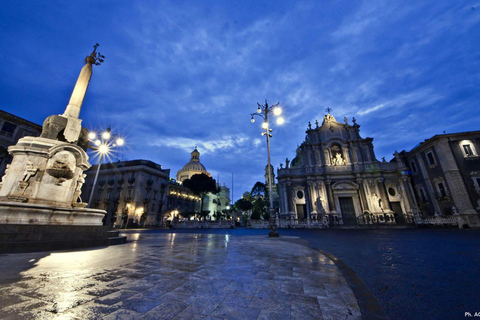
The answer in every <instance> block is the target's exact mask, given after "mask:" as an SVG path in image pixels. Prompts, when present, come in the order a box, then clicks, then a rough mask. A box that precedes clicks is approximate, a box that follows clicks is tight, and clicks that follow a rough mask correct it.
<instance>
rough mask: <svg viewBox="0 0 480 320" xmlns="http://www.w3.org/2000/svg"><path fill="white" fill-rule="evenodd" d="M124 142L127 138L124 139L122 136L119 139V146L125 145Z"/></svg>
mask: <svg viewBox="0 0 480 320" xmlns="http://www.w3.org/2000/svg"><path fill="white" fill-rule="evenodd" d="M124 143H125V140H123V139H122V138H118V139H117V145H118V146H123V144H124Z"/></svg>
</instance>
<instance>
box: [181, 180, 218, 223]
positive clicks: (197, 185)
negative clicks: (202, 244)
mask: <svg viewBox="0 0 480 320" xmlns="http://www.w3.org/2000/svg"><path fill="white" fill-rule="evenodd" d="M183 185H184V186H185V187H187V188H188V189H190V190H192V192H193V193H195V194H196V195H198V196H199V197H200V199H201V204H200V214H201V215H202V214H203V199H204V198H205V196H206V195H207V193H214V194H215V193H218V192H219V191H220V190H219V189H218V188H217V182H216V181H215V179H213V178H212V177H209V176H207V175H206V174H204V173H201V174H194V175H193V176H191V177H190V179H187V180H185V181H183ZM202 216H203V215H202ZM204 219H205V218H204Z"/></svg>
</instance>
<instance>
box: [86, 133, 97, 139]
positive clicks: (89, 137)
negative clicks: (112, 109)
mask: <svg viewBox="0 0 480 320" xmlns="http://www.w3.org/2000/svg"><path fill="white" fill-rule="evenodd" d="M96 137H97V134H96V133H95V132H89V133H88V139H90V140H94V139H95V138H96Z"/></svg>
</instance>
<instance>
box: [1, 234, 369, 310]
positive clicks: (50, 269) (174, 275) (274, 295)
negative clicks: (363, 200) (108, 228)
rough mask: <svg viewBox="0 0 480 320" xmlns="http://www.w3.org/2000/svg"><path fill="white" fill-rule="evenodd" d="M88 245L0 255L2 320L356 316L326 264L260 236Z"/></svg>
mask: <svg viewBox="0 0 480 320" xmlns="http://www.w3.org/2000/svg"><path fill="white" fill-rule="evenodd" d="M128 238H129V241H130V242H129V243H127V244H126V245H118V246H111V247H107V248H100V249H95V250H84V251H74V252H46V253H25V254H10V255H2V256H1V259H0V270H2V274H0V283H1V287H0V308H1V310H2V312H1V314H0V318H2V319H4V318H6V319H19V318H21V319H28V318H32V319H33V318H35V319H57V318H58V319H99V318H102V319H197V318H202V319H274V318H275V319H276V318H284V319H290V318H291V319H339V318H342V319H360V318H361V313H360V309H359V307H358V304H357V301H356V299H355V296H354V295H353V292H352V290H351V288H350V287H349V286H348V284H347V282H346V280H345V278H344V277H343V275H342V273H341V272H340V271H339V270H338V268H337V267H336V266H335V264H334V263H333V262H332V260H330V259H329V258H328V257H326V256H325V255H323V254H322V253H320V252H318V251H316V250H312V249H310V248H308V247H305V246H302V245H299V244H295V243H292V242H286V241H283V240H281V239H269V238H268V237H266V236H249V237H241V236H232V235H229V234H226V235H225V234H218V235H216V234H175V233H168V234H154V233H152V234H149V233H135V232H130V233H129V234H128Z"/></svg>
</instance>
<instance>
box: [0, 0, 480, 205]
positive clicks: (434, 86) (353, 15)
mask: <svg viewBox="0 0 480 320" xmlns="http://www.w3.org/2000/svg"><path fill="white" fill-rule="evenodd" d="M479 22H480V5H479V2H478V1H477V2H476V1H450V0H449V1H442V0H438V1H418V0H417V1H393V0H392V1H374V0H370V1H299V2H294V1H285V2H280V1H171V2H169V1H9V0H7V1H3V2H2V10H1V11H0V44H1V48H2V50H0V58H1V61H2V63H1V64H0V109H2V110H5V111H7V112H10V113H13V114H16V115H18V116H20V117H23V118H26V119H28V120H30V121H33V122H36V123H42V122H43V120H44V119H45V118H46V117H47V116H49V115H51V114H60V113H63V111H64V109H65V107H66V105H67V103H68V100H69V97H70V94H71V92H72V89H73V86H74V84H75V81H76V78H77V76H78V73H79V72H80V69H81V67H82V66H83V59H84V58H85V56H86V55H88V54H89V53H90V52H91V51H92V46H93V45H94V44H95V43H96V42H98V43H100V47H99V51H100V52H101V53H102V54H104V55H105V56H106V59H105V63H104V64H103V65H101V66H99V67H94V74H93V77H92V81H91V83H90V87H89V89H88V92H87V97H86V98H85V100H84V104H83V107H82V111H81V114H80V118H82V119H83V125H84V126H86V127H87V128H89V129H99V128H104V127H106V126H108V125H111V126H112V128H113V130H114V131H115V132H117V133H120V134H122V135H124V136H125V137H126V140H127V146H126V147H125V149H124V150H123V152H122V153H121V154H119V155H118V158H120V159H125V160H126V159H139V158H142V159H149V160H152V161H155V162H157V163H159V164H162V165H163V167H164V168H170V169H171V176H175V174H176V172H177V170H179V169H181V167H182V166H183V165H184V164H185V163H186V162H188V161H189V159H190V152H191V150H192V149H193V147H194V146H195V145H198V147H199V150H200V152H201V153H202V154H201V162H202V163H203V164H204V165H205V166H206V168H207V170H209V171H210V172H211V173H212V175H213V176H214V177H215V178H216V177H217V176H218V175H220V181H221V182H222V181H223V182H226V184H227V186H229V187H230V185H231V174H232V172H233V173H234V174H235V185H234V191H235V195H234V196H235V198H238V197H239V196H240V195H241V193H242V192H243V191H245V190H249V189H250V188H251V187H252V186H253V184H254V183H255V182H256V181H258V180H263V174H264V167H265V165H266V143H265V141H264V139H263V137H261V135H260V133H261V129H260V124H259V123H258V122H256V123H255V124H254V125H252V124H251V123H250V115H249V114H250V113H252V112H255V110H256V103H257V101H258V102H264V100H265V99H268V101H269V102H270V103H275V102H280V104H281V105H282V107H283V110H284V117H285V120H286V123H285V124H284V125H283V126H282V127H277V126H274V127H273V130H274V131H273V135H274V136H273V139H272V149H271V152H272V163H273V165H274V166H275V167H278V166H279V164H280V163H281V162H284V161H285V158H286V157H288V158H290V159H291V158H293V156H294V155H295V149H296V146H297V145H299V144H300V143H302V141H303V140H304V138H305V130H306V128H307V124H308V122H309V121H311V122H312V123H313V122H314V121H315V119H319V121H321V119H322V117H323V115H324V114H325V108H327V107H330V108H332V109H333V111H332V114H333V115H334V116H335V117H336V118H337V120H341V119H343V117H348V119H351V118H352V117H355V118H356V119H357V123H358V124H360V125H361V129H360V130H361V134H362V135H363V137H373V138H374V146H375V151H376V154H377V158H378V159H381V158H382V157H384V156H385V157H386V158H387V159H390V158H391V157H392V154H393V152H394V151H395V150H398V151H401V150H403V149H406V150H409V149H410V148H412V147H413V146H414V145H416V144H417V143H419V142H420V141H423V140H424V139H427V138H429V137H431V136H433V135H435V134H439V133H442V132H443V131H446V132H447V133H449V132H459V131H472V130H479V129H480V127H479V125H478V123H479V120H480V113H479V111H478V110H479V108H478V105H479V101H480V90H479V89H480V71H479V70H480V51H479V49H480V41H479V35H480V26H479ZM350 121H351V120H350Z"/></svg>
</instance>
